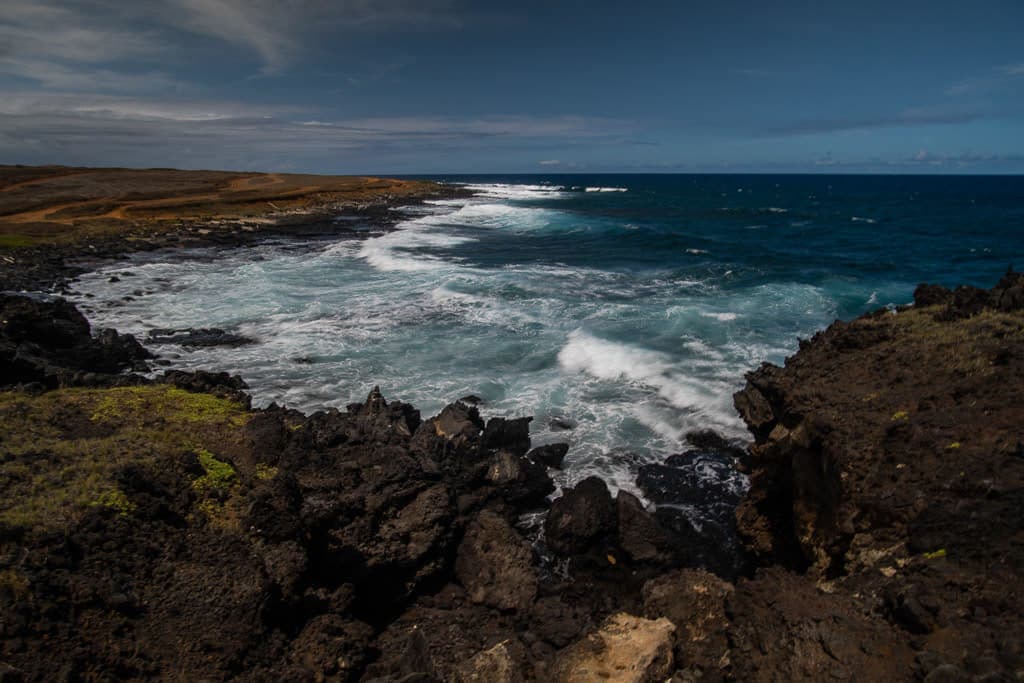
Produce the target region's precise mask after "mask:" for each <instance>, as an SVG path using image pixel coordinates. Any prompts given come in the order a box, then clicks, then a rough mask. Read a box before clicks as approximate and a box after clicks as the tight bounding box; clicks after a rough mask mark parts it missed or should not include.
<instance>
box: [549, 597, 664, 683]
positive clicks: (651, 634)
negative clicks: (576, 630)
mask: <svg viewBox="0 0 1024 683" xmlns="http://www.w3.org/2000/svg"><path fill="white" fill-rule="evenodd" d="M674 633H675V626H673V625H672V622H670V621H669V620H668V619H665V618H659V619H653V620H652V619H644V618H642V617H635V616H633V615H630V614H624V613H619V614H615V615H613V616H611V617H609V618H608V620H607V621H605V623H604V624H603V625H602V626H601V629H600V630H598V631H597V632H596V633H593V634H591V635H590V636H589V637H588V638H587V639H586V640H584V641H581V642H579V643H577V644H575V645H571V646H570V647H568V648H566V649H565V650H562V651H561V652H559V653H558V656H557V658H556V660H555V663H554V666H553V667H552V679H553V680H555V681H558V682H559V683H584V682H586V683H590V682H591V681H598V680H600V681H609V683H660V682H661V681H664V680H666V679H667V678H668V677H669V676H670V675H671V673H672V665H673V655H672V644H673V642H672V639H673V634H674Z"/></svg>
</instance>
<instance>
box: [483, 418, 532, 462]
mask: <svg viewBox="0 0 1024 683" xmlns="http://www.w3.org/2000/svg"><path fill="white" fill-rule="evenodd" d="M532 421H533V418H532V417H517V418H515V419H514V420H507V419H505V418H503V417H492V418H491V419H490V420H488V421H487V427H486V429H484V435H483V448H486V449H494V450H498V449H501V450H506V451H509V452H510V453H515V454H516V455H524V454H525V453H526V452H527V451H528V450H530V422H532Z"/></svg>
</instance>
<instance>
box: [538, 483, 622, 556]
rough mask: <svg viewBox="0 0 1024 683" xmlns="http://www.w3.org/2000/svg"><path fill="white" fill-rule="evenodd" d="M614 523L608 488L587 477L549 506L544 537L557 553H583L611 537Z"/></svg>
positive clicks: (613, 507) (612, 505)
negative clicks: (605, 537)
mask: <svg viewBox="0 0 1024 683" xmlns="http://www.w3.org/2000/svg"><path fill="white" fill-rule="evenodd" d="M615 521H616V520H615V506H614V504H613V503H612V496H611V493H609V492H608V486H607V485H606V484H605V483H604V481H603V480H601V479H599V478H597V477H587V478H586V479H584V480H583V481H581V482H580V483H579V484H577V485H576V487H575V488H572V489H567V490H566V491H565V493H564V494H563V495H562V497H561V498H558V499H557V500H555V501H554V502H553V503H552V504H551V510H550V511H549V512H548V516H547V519H546V520H545V521H544V537H545V539H546V542H547V545H548V547H549V548H551V549H552V550H553V551H555V552H556V553H561V554H563V555H569V554H575V553H582V552H584V551H586V549H587V548H588V547H589V546H590V545H591V543H592V542H593V541H595V540H596V539H598V538H600V537H601V536H608V535H610V534H611V533H612V532H613V531H614V530H615Z"/></svg>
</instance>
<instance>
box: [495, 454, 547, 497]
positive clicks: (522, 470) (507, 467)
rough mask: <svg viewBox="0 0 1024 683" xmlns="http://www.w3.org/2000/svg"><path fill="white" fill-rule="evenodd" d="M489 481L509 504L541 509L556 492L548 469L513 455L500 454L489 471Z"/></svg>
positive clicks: (496, 456)
mask: <svg viewBox="0 0 1024 683" xmlns="http://www.w3.org/2000/svg"><path fill="white" fill-rule="evenodd" d="M487 481H489V482H491V483H492V484H494V485H495V486H497V487H498V494H499V495H500V496H501V497H502V498H504V499H505V500H508V501H509V502H512V503H515V504H517V505H523V506H539V505H543V504H544V499H545V498H546V497H547V496H548V494H550V493H551V492H552V491H554V490H555V484H554V482H553V481H551V477H550V476H548V473H547V469H546V468H545V467H544V465H541V464H539V463H536V462H533V461H532V460H529V459H527V458H525V457H523V456H519V455H515V454H513V453H510V452H509V451H498V452H497V453H496V454H495V455H494V457H493V458H491V460H490V462H489V464H488V467H487Z"/></svg>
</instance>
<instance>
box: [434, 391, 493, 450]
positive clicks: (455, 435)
mask: <svg viewBox="0 0 1024 683" xmlns="http://www.w3.org/2000/svg"><path fill="white" fill-rule="evenodd" d="M483 427H484V422H483V420H481V419H480V413H479V412H478V411H477V409H476V408H475V407H473V406H469V405H466V404H465V403H462V402H456V403H450V404H448V405H447V406H445V407H444V409H443V410H442V411H441V413H440V414H439V415H438V416H437V417H435V418H434V431H435V432H436V433H437V435H438V436H441V437H444V438H445V439H447V440H448V441H450V442H452V443H453V444H455V445H456V446H457V447H458V446H465V445H467V444H470V443H476V441H477V439H478V438H479V437H480V431H481V430H482V429H483Z"/></svg>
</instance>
